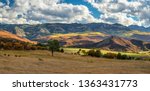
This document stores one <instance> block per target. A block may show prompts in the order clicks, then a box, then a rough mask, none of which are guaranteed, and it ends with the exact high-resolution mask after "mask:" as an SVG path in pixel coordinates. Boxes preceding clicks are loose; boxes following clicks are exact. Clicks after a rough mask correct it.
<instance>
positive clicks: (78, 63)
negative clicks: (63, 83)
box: [0, 51, 150, 74]
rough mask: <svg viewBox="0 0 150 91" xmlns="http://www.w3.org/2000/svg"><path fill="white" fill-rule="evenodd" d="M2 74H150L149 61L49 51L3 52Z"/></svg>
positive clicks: (0, 71)
mask: <svg viewBox="0 0 150 91" xmlns="http://www.w3.org/2000/svg"><path fill="white" fill-rule="evenodd" d="M3 54H9V55H10V56H5V55H3ZM15 55H20V56H21V57H15ZM0 73H21V74H25V73H31V74H33V73H46V74H53V73H55V74H58V73H60V74H62V73H73V74H74V73H84V74H86V73H88V74H89V73H94V74H95V73H96V74H97V73H106V74H112V73H113V74H114V73H119V74H120V73H127V74H128V73H129V74H130V73H134V74H139V73H150V61H131V60H130V61H128V60H114V59H104V58H92V57H85V56H78V55H71V54H62V53H55V56H54V57H51V54H50V52H48V51H0Z"/></svg>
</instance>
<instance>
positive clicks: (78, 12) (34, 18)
mask: <svg viewBox="0 0 150 91" xmlns="http://www.w3.org/2000/svg"><path fill="white" fill-rule="evenodd" d="M8 1H9V0H8ZM59 2H60V0H15V4H14V6H13V7H9V6H8V5H5V6H4V5H3V4H2V3H0V7H1V8H0V14H1V16H2V18H1V20H2V22H3V23H19V24H20V23H43V22H49V23H61V22H62V23H74V22H81V23H82V22H83V23H84V22H94V21H95V18H94V17H93V16H92V15H91V12H90V11H89V10H88V8H87V7H86V6H83V5H72V4H66V3H59ZM8 3H9V2H8Z"/></svg>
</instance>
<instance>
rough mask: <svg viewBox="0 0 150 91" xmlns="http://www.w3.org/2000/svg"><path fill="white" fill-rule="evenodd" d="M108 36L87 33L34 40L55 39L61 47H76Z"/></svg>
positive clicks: (58, 35)
mask: <svg viewBox="0 0 150 91" xmlns="http://www.w3.org/2000/svg"><path fill="white" fill-rule="evenodd" d="M108 36H109V35H107V34H104V33H100V32H86V33H68V34H55V35H50V36H45V37H39V38H37V39H34V40H35V41H40V42H44V41H47V40H50V39H55V40H58V41H59V42H60V45H61V46H76V45H84V44H92V43H96V42H99V41H101V40H103V39H104V38H106V37H108Z"/></svg>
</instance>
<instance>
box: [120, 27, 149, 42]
mask: <svg viewBox="0 0 150 91" xmlns="http://www.w3.org/2000/svg"><path fill="white" fill-rule="evenodd" d="M123 36H124V37H128V38H134V39H137V40H142V41H147V42H150V32H142V31H139V30H133V31H129V32H126V33H124V34H123Z"/></svg>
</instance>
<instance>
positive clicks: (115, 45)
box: [95, 36, 140, 52]
mask: <svg viewBox="0 0 150 91" xmlns="http://www.w3.org/2000/svg"><path fill="white" fill-rule="evenodd" d="M95 47H96V48H103V49H108V50H114V51H133V52H136V51H139V50H140V49H139V48H138V47H137V46H135V45H133V44H132V43H131V42H130V41H129V40H127V39H124V38H121V37H116V36H111V37H109V38H107V39H105V40H103V41H101V42H99V43H96V44H95Z"/></svg>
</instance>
